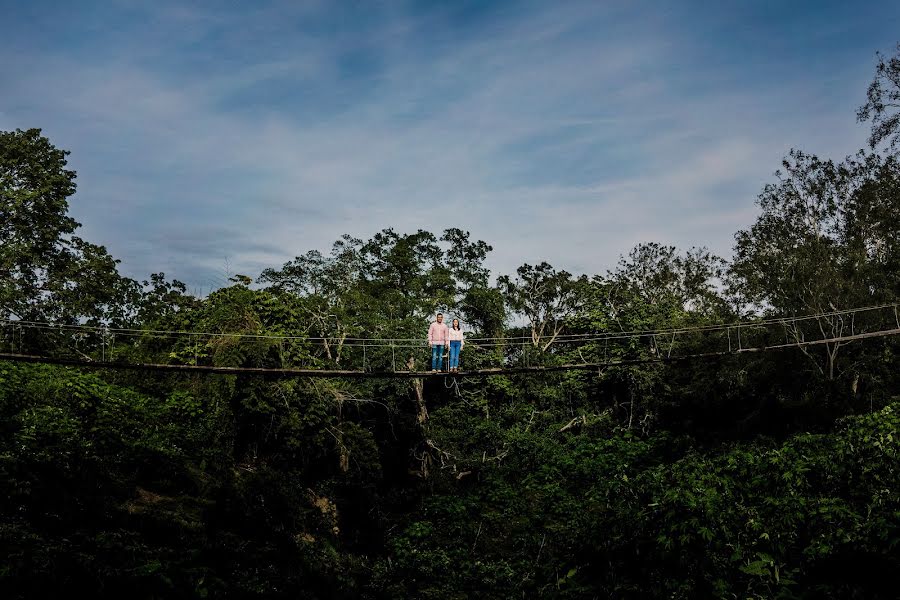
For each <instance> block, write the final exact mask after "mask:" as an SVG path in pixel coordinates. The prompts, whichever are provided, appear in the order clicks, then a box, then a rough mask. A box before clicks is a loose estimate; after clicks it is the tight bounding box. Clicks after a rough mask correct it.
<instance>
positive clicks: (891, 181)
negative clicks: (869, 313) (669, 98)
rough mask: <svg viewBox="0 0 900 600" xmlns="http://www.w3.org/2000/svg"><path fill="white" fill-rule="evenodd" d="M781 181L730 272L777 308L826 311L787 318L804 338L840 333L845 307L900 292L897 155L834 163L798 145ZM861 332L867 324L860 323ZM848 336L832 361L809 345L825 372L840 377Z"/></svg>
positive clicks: (740, 239)
mask: <svg viewBox="0 0 900 600" xmlns="http://www.w3.org/2000/svg"><path fill="white" fill-rule="evenodd" d="M783 165H784V171H782V172H778V173H776V176H777V178H778V182H777V183H774V184H769V185H767V186H766V187H765V188H764V189H763V192H762V193H761V194H760V196H759V206H760V209H761V211H762V212H761V214H760V216H759V218H758V219H757V221H756V223H755V224H754V225H753V226H752V227H751V228H750V229H749V230H744V231H739V232H738V233H737V234H736V235H735V238H736V240H737V243H736V245H735V258H734V262H733V264H732V269H731V274H732V276H733V279H734V282H735V284H736V285H737V287H738V291H739V293H740V294H741V295H742V296H743V297H744V298H746V299H748V300H749V301H750V302H754V303H756V304H757V305H758V306H761V307H763V308H766V309H768V310H769V311H770V312H772V313H774V314H775V315H778V316H799V315H807V314H817V315H821V316H820V317H818V318H817V319H815V320H813V321H810V323H812V325H813V327H814V329H812V330H809V329H805V328H804V324H803V323H799V322H792V323H790V324H788V328H789V333H790V335H791V336H792V337H793V338H794V339H795V340H796V341H802V340H804V339H806V338H808V337H809V336H810V335H816V336H817V337H820V338H828V337H840V336H841V335H843V334H845V333H850V329H851V326H852V323H850V322H848V320H847V319H845V318H844V317H843V316H841V315H837V316H833V315H829V314H828V313H832V312H834V311H836V310H838V309H845V308H852V307H858V306H869V305H872V304H877V303H878V302H882V301H887V300H889V299H892V298H893V297H894V294H895V293H896V289H891V288H890V287H888V288H885V284H886V283H887V282H893V285H896V275H895V274H894V273H892V272H891V269H893V267H894V266H896V261H897V260H898V259H897V249H898V242H897V239H898V235H900V221H898V219H897V217H896V215H897V212H896V208H897V207H898V204H900V198H898V195H897V192H898V186H897V174H898V171H897V163H896V161H895V160H894V159H882V158H880V157H878V156H877V155H872V154H868V155H867V154H865V153H860V154H859V155H858V156H857V157H856V158H851V159H847V160H846V161H844V162H842V163H838V164H835V163H834V162H833V161H830V160H828V161H826V160H821V159H819V158H818V157H816V156H813V155H808V154H805V153H803V152H800V151H797V150H793V151H791V153H790V155H789V156H788V157H787V158H786V159H785V160H784V162H783ZM857 331H858V330H857ZM844 345H845V343H844V342H840V341H835V342H829V343H827V344H823V346H822V348H823V349H824V352H825V361H824V364H821V362H820V360H819V359H818V358H816V356H817V355H816V354H814V352H816V351H814V350H808V349H807V348H805V347H801V351H802V352H804V353H805V354H806V355H807V356H809V357H810V358H811V359H812V361H813V364H814V365H815V366H816V368H817V370H818V371H819V372H820V373H821V374H822V375H823V376H825V377H826V378H827V379H833V378H835V376H836V375H837V374H838V373H837V371H836V366H837V359H838V354H839V351H840V349H841V348H842V347H843V346H844Z"/></svg>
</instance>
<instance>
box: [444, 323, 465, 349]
mask: <svg viewBox="0 0 900 600" xmlns="http://www.w3.org/2000/svg"><path fill="white" fill-rule="evenodd" d="M447 339H449V340H450V341H451V342H462V343H461V344H460V347H463V346H465V345H466V341H465V337H463V330H462V329H453V328H452V327H451V328H450V333H449V334H448V336H447Z"/></svg>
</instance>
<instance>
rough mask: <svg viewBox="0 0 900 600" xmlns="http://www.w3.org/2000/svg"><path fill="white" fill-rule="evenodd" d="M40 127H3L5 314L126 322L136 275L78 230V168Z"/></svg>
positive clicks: (0, 258) (0, 286) (0, 281)
mask: <svg viewBox="0 0 900 600" xmlns="http://www.w3.org/2000/svg"><path fill="white" fill-rule="evenodd" d="M67 155H68V152H67V151H64V150H59V149H58V148H56V147H55V146H53V144H51V143H50V141H49V140H48V139H47V138H46V137H43V136H42V135H41V131H40V129H29V130H27V131H22V130H16V131H14V132H0V318H10V317H13V318H17V319H25V320H63V321H74V320H76V319H79V318H87V319H89V320H91V321H93V322H110V321H113V320H116V319H118V320H119V321H122V320H123V319H125V318H127V317H128V316H129V315H130V314H132V313H133V310H134V306H133V303H134V302H135V301H136V298H137V295H136V289H137V286H136V284H135V282H133V281H131V280H129V279H125V278H122V277H121V276H120V275H119V274H118V271H117V267H116V265H117V264H118V262H119V261H118V260H116V259H114V258H112V257H111V256H110V255H109V253H108V252H107V251H106V249H105V248H104V247H103V246H97V245H94V244H91V243H89V242H87V241H85V240H83V239H81V238H80V237H78V236H76V235H74V232H75V231H76V229H78V227H79V226H80V225H79V223H78V222H76V221H75V220H74V219H72V218H71V217H70V216H69V215H68V209H69V204H68V198H69V197H70V196H72V195H73V194H74V193H75V172H74V171H71V170H69V169H66V156H67Z"/></svg>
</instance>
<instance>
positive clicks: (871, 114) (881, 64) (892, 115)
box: [856, 44, 900, 152]
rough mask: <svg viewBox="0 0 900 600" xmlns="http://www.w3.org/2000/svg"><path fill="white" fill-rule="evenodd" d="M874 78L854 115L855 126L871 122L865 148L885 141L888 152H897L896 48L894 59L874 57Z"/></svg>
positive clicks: (899, 82)
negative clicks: (867, 144) (864, 99)
mask: <svg viewBox="0 0 900 600" xmlns="http://www.w3.org/2000/svg"><path fill="white" fill-rule="evenodd" d="M877 56H878V64H877V65H876V66H875V78H874V79H873V80H872V83H870V84H869V90H868V92H867V94H866V98H867V99H866V103H865V104H863V105H862V106H861V107H859V110H857V111H856V119H857V121H858V122H860V123H861V122H863V121H869V120H871V121H872V132H871V134H870V135H869V145H870V146H871V147H872V149H874V148H875V147H876V146H878V145H879V144H881V143H882V142H884V141H888V140H889V143H888V147H889V148H890V149H891V151H894V152H900V44H897V55H896V56H892V57H891V58H885V57H884V55H883V54H881V53H880V52H879V53H878V54H877Z"/></svg>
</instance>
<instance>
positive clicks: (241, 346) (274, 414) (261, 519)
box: [0, 55, 900, 599]
mask: <svg viewBox="0 0 900 600" xmlns="http://www.w3.org/2000/svg"><path fill="white" fill-rule="evenodd" d="M898 105H900V55H898V56H895V57H892V58H891V57H881V58H880V62H879V64H878V67H877V71H876V75H875V78H874V80H873V82H872V85H871V86H870V88H869V90H868V99H867V102H866V104H865V105H864V106H863V107H862V108H861V109H860V111H859V114H858V117H859V119H860V120H861V121H868V122H870V123H871V125H872V139H871V148H870V149H868V150H865V151H860V152H859V153H858V154H857V155H855V156H853V157H849V158H846V159H844V160H842V161H838V162H835V161H833V160H828V159H824V158H819V157H817V156H815V155H811V154H808V153H805V152H801V151H792V152H790V154H789V155H788V156H787V157H786V158H785V159H784V162H783V167H782V169H781V170H780V171H779V172H778V173H777V174H776V176H775V178H774V180H773V182H772V183H770V184H769V185H767V186H765V188H764V189H763V190H762V192H761V193H760V196H759V198H758V209H759V211H758V218H757V220H756V222H755V223H753V224H752V226H750V227H749V228H748V229H746V230H744V231H739V232H737V234H736V236H735V246H734V253H733V259H732V260H731V261H730V262H727V263H726V262H725V261H724V260H722V259H720V258H718V257H716V256H713V255H712V254H710V253H709V252H708V251H706V250H704V249H690V250H686V251H680V250H677V249H675V248H672V247H668V246H664V245H660V244H655V243H645V244H641V245H638V246H637V247H635V248H634V249H632V250H631V251H630V252H628V253H626V254H625V255H624V256H623V257H622V259H621V260H620V262H619V263H618V265H617V266H616V267H615V268H614V269H612V270H610V271H609V272H606V273H603V274H595V275H573V274H571V273H568V272H566V271H565V270H560V269H558V268H554V267H553V266H551V265H548V264H539V265H523V266H522V267H521V268H519V269H518V271H517V272H516V273H515V274H509V275H502V274H501V275H499V276H494V275H492V274H491V273H490V272H489V271H488V270H487V268H486V267H485V259H486V257H487V256H488V254H489V252H490V251H491V247H490V246H489V245H488V244H487V243H485V242H483V241H474V240H472V239H470V237H469V235H468V234H467V233H466V232H464V231H461V230H457V229H450V230H447V231H445V232H443V233H442V234H441V235H440V236H438V235H435V234H433V233H429V232H426V231H418V232H415V233H400V232H395V231H393V230H391V229H387V230H384V231H381V232H378V233H376V234H374V236H373V237H372V238H371V239H369V240H359V239H355V238H353V237H350V236H344V237H342V238H341V239H339V240H337V241H336V242H335V244H334V246H333V247H332V248H331V250H330V251H326V252H324V253H323V252H320V251H318V250H310V251H309V252H307V253H305V254H302V255H301V256H298V257H297V258H296V259H294V260H292V261H290V262H288V263H286V264H284V265H282V266H280V267H278V266H273V267H272V268H271V269H266V270H265V271H263V272H262V273H260V274H258V276H257V277H256V278H255V279H254V278H251V277H249V276H245V275H238V276H235V277H233V279H232V285H230V286H229V287H224V288H221V289H218V290H216V291H215V292H213V293H210V294H209V295H208V297H204V298H200V297H194V296H192V295H191V294H189V293H187V289H186V286H185V285H184V284H182V283H180V282H178V281H175V280H170V279H167V278H166V276H165V275H164V274H162V273H158V274H154V275H152V276H150V277H149V279H148V280H147V281H143V282H138V281H134V280H131V279H129V278H126V277H124V276H122V275H121V274H120V273H119V272H118V266H117V261H116V259H114V258H113V257H112V256H110V254H109V253H108V252H107V251H106V249H105V248H104V247H102V246H99V245H95V244H93V243H90V242H88V241H86V240H83V239H81V238H80V237H78V235H77V231H78V227H79V224H78V223H76V222H75V221H74V220H73V219H72V218H71V217H70V216H69V215H68V206H69V205H68V202H69V199H70V198H72V197H73V194H74V193H75V173H74V172H72V171H70V170H67V169H66V154H67V152H64V151H62V150H60V149H58V148H56V147H55V146H54V145H53V144H52V143H51V141H50V140H48V139H47V138H46V137H44V136H43V135H42V133H41V131H40V130H37V129H31V130H16V131H10V132H2V133H0V242H2V246H0V318H2V319H7V320H11V321H16V320H18V321H52V322H55V323H69V324H79V323H82V324H105V325H109V326H114V327H128V328H133V329H136V330H141V331H144V332H147V333H146V335H140V336H136V337H132V338H129V339H118V340H112V341H110V342H109V343H108V347H104V351H105V352H110V353H111V354H113V353H114V354H115V356H116V357H117V358H118V359H120V360H127V361H133V362H158V363H159V362H165V363H173V364H212V365H224V366H257V367H259V366H262V367H265V366H272V367H276V366H282V365H285V364H287V365H302V366H305V367H311V368H327V367H332V368H347V369H360V368H362V367H363V364H362V361H363V360H365V361H366V365H365V367H366V368H367V369H375V370H377V369H387V368H392V367H394V366H397V362H398V361H399V362H401V364H402V365H403V366H404V368H405V367H407V366H408V367H413V368H415V367H419V368H421V366H422V365H424V363H425V361H426V360H427V358H428V354H427V349H425V348H424V347H423V348H421V350H409V349H406V350H404V351H403V352H402V353H401V354H402V355H401V356H397V355H396V354H395V355H393V356H392V355H391V353H390V351H389V350H388V349H386V348H373V349H370V351H369V353H368V354H367V355H366V356H365V357H364V356H362V355H361V354H360V352H359V351H358V349H354V348H352V347H350V346H349V345H346V344H345V343H343V342H344V341H345V340H348V339H351V338H362V337H365V338H422V339H424V336H425V331H426V330H427V327H428V323H429V320H430V318H431V317H432V316H433V314H434V313H435V311H437V310H439V309H443V310H445V312H448V313H450V314H452V315H454V316H459V317H460V318H462V320H463V321H464V322H465V323H466V324H467V326H468V327H469V329H470V334H469V335H471V336H473V337H475V336H485V337H495V336H501V335H507V336H510V337H513V336H525V337H526V338H527V340H528V343H527V344H520V345H516V344H510V345H497V346H485V347H484V348H481V349H479V348H477V344H472V345H471V346H472V347H471V348H470V347H467V348H466V350H464V353H463V361H464V363H465V364H466V367H467V368H473V367H477V366H479V365H481V364H496V363H498V362H503V363H504V364H508V365H517V364H526V363H527V364H532V365H534V364H538V365H541V364H547V365H552V364H560V363H564V362H567V361H571V360H572V359H573V356H571V354H572V353H573V352H576V350H573V349H571V348H570V347H567V346H566V345H565V344H560V343H558V342H557V341H556V339H555V337H554V336H557V335H558V334H560V333H563V334H573V333H584V332H597V331H600V332H609V331H629V330H643V329H657V328H666V327H672V326H693V325H706V324H720V323H730V322H735V321H739V320H746V319H749V318H755V317H763V316H766V317H781V316H792V315H806V314H820V313H826V312H828V311H830V310H835V309H843V308H852V307H859V306H869V305H876V304H881V303H890V302H894V301H896V300H897V299H898V298H900V164H898V156H897V150H898V147H900V112H898V110H897V109H898ZM87 193H88V194H89V193H90V192H89V191H88V192H87ZM819 325H821V326H823V327H834V326H835V323H834V322H832V321H828V320H827V319H824V318H823V320H821V321H819V322H817V323H816V326H819ZM157 330H163V331H169V330H187V331H205V332H223V333H248V334H271V335H276V336H277V335H282V334H291V335H299V336H309V337H315V338H323V339H320V340H295V341H292V342H291V343H290V344H287V345H285V344H284V343H282V342H276V341H273V339H274V338H273V339H269V338H263V337H261V338H229V337H221V338H216V339H204V340H203V341H202V342H200V341H196V340H193V341H192V340H191V339H190V338H184V337H182V338H178V339H176V340H172V339H167V338H160V337H157V336H154V335H152V334H151V332H152V331H157ZM3 335H4V337H3V340H2V342H0V343H2V345H3V351H5V352H12V351H15V352H25V353H53V352H54V351H57V350H58V348H59V340H60V339H61V338H60V336H62V335H63V334H61V333H58V332H54V331H45V332H43V333H40V332H38V333H35V332H34V331H29V332H26V333H25V334H22V332H21V331H18V332H17V330H16V328H15V326H14V323H13V324H7V325H6V326H5V327H4V329H3ZM95 342H96V340H93V343H92V340H90V339H85V340H83V346H82V347H81V348H82V349H81V352H82V353H83V354H86V355H91V353H94V354H96V352H98V350H97V348H98V345H97V344H96V343H95ZM678 343H680V344H686V345H691V344H696V345H697V346H698V348H700V347H702V344H703V340H702V339H686V340H683V341H679V342H678ZM594 350H596V349H594ZM581 351H585V350H584V349H581ZM657 351H658V349H656V348H654V347H653V346H652V345H651V344H646V343H638V342H637V341H634V342H633V343H630V344H628V345H625V346H618V347H616V348H614V349H613V350H612V352H613V354H614V356H613V357H612V358H616V357H618V358H622V357H626V358H635V357H637V358H640V357H649V356H653V355H654V352H657ZM898 352H900V340H898V339H896V338H892V337H883V338H875V339H871V340H865V341H860V342H853V343H849V344H829V345H822V346H812V347H807V348H795V349H785V350H780V351H773V352H765V353H758V354H752V355H746V356H744V355H736V356H726V357H722V358H718V359H715V360H695V361H688V362H678V363H664V364H663V363H657V364H643V365H641V364H639V365H632V366H620V367H612V368H608V369H604V370H602V371H599V372H596V371H594V372H579V371H573V372H553V373H545V374H540V375H535V374H521V375H509V376H494V377H489V378H484V379H475V378H466V377H461V378H459V379H457V383H458V385H454V384H452V383H450V380H445V379H444V378H442V377H439V378H427V379H424V380H423V379H418V380H416V379H413V380H410V379H378V380H375V379H372V380H341V379H302V378H294V379H267V378H261V377H255V376H236V375H201V374H186V375H180V374H160V373H151V372H136V371H128V370H104V369H88V370H86V369H78V368H71V367H63V366H53V365H46V364H25V363H17V362H16V363H14V362H0V549H2V554H3V557H4V560H3V561H2V563H0V596H2V597H3V598H9V599H13V598H38V597H41V598H44V597H46V598H52V597H73V596H75V595H77V594H81V593H83V594H86V595H87V597H92V598H123V597H128V598H148V599H149V598H224V597H236V598H243V597H261V598H262V597H266V598H270V597H272V598H274V597H283V598H520V597H548V598H630V597H660V598H661V597H666V598H707V597H721V598H826V597H827V598H896V597H897V595H898V592H897V584H896V581H895V580H894V579H895V578H894V577H891V576H889V575H890V574H896V573H900V547H898V544H900V461H898V459H900V370H898V364H900V363H898Z"/></svg>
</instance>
